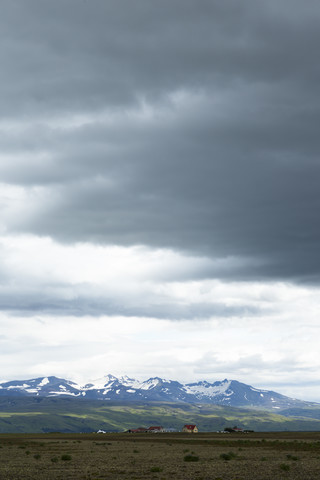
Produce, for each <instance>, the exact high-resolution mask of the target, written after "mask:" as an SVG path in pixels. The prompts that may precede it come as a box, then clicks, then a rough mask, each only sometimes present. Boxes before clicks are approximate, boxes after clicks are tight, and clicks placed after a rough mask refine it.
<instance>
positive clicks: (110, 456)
mask: <svg viewBox="0 0 320 480" xmlns="http://www.w3.org/2000/svg"><path fill="white" fill-rule="evenodd" d="M188 456H189V457H188ZM190 456H191V460H193V461H190ZM188 460H189V461H188ZM129 478H130V479H159V480H161V479H163V480H164V479H183V480H187V479H195V480H201V479H202V480H250V479H255V480H271V479H272V480H281V479H299V480H316V479H320V432H313V433H263V434H258V433H252V434H229V435H228V434H215V433H212V434H210V433H205V434H201V433H199V434H194V435H190V434H181V433H170V434H58V433H54V434H33V435H31V434H30V435H20V434H11V435H9V434H8V435H6V434H2V435H0V479H1V480H6V479H8V480H9V479H10V480H17V479H25V480H27V479H36V480H50V479H63V480H66V479H77V480H81V479H88V480H89V479H90V480H94V479H95V480H98V479H101V480H102V479H120V480H121V479H129Z"/></svg>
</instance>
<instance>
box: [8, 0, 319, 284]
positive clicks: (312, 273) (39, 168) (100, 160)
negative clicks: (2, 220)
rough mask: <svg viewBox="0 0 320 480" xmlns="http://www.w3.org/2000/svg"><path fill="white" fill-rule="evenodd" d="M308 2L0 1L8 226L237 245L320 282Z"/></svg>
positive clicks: (235, 253)
mask: <svg viewBox="0 0 320 480" xmlns="http://www.w3.org/2000/svg"><path fill="white" fill-rule="evenodd" d="M319 20H320V6H319V3H318V2H316V1H309V2H308V3H304V4H302V3H301V2H298V1H289V0H287V1H284V0H283V1H280V2H279V1H277V2H276V1H269V2H262V1H261V2H260V1H242V2H238V1H225V2H219V1H207V0H200V1H197V2H196V1H182V0H179V1H177V0H176V1H174V0H171V1H170V2H169V1H162V2H152V1H149V0H148V1H147V0H144V1H139V0H138V1H135V2H129V1H117V2H116V1H107V2H105V1H102V0H96V1H95V2H87V1H73V0H69V1H55V2H50V1H40V0H39V1H28V2H23V1H10V2H9V1H7V2H4V4H3V7H2V12H1V24H2V25H1V32H2V33H1V47H0V59H1V64H2V68H1V73H0V81H1V84H0V85H1V86H0V101H1V115H0V140H1V145H2V146H3V147H2V153H1V156H2V157H3V158H2V160H1V166H0V174H1V179H2V181H3V182H7V183H11V184H15V185H21V186H25V187H32V186H37V187H38V186H43V187H45V189H46V191H47V197H46V198H47V200H43V204H42V208H41V209H40V210H37V211H35V212H33V211H31V212H30V215H28V216H27V217H26V218H24V219H23V218H19V221H14V219H13V220H12V221H10V220H8V225H7V228H8V229H9V230H10V229H11V230H12V231H20V232H30V233H35V234H40V235H50V236H52V237H53V238H55V239H58V240H59V241H62V242H76V241H93V242H97V243H103V244H104V243H115V244H122V245H132V244H144V245H149V246H155V247H167V248H173V249H177V250H184V251H185V252H193V254H194V253H196V254H199V255H207V256H208V257H211V258H224V257H233V258H245V259H246V260H247V261H246V264H243V266H242V267H241V268H237V269H235V271H234V272H233V273H231V274H230V271H228V273H224V272H221V271H219V270H216V269H215V268H214V267H212V268H208V269H205V272H204V276H206V277H215V276H224V275H225V276H227V277H230V276H232V277H233V278H237V279H249V278H255V279H262V278H270V279H274V278H275V279H291V280H296V281H301V280H304V281H310V282H317V281H319V278H320V277H319V272H320V256H319V254H318V245H319V241H320V231H319V229H320V227H319V222H318V218H317V217H318V212H319V208H320V190H319V186H318V183H319V178H320V161H319V142H320V141H319V134H318V125H319V121H320V109H319V103H320V100H319V98H320V96H319V80H320V68H319V63H318V61H317V47H318V45H319V43H320V33H319V28H318V25H319Z"/></svg>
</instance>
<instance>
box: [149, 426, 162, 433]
mask: <svg viewBox="0 0 320 480" xmlns="http://www.w3.org/2000/svg"><path fill="white" fill-rule="evenodd" d="M148 432H150V433H161V432H164V428H163V427H161V426H159V427H149V428H148Z"/></svg>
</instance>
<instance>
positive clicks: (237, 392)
mask: <svg viewBox="0 0 320 480" xmlns="http://www.w3.org/2000/svg"><path fill="white" fill-rule="evenodd" d="M3 395H6V396H41V397H63V396H68V397H76V398H85V399H88V400H106V401H112V402H124V401H125V402H129V403H139V402H173V403H186V404H197V403H198V404H199V403H200V404H211V405H223V406H229V407H245V408H260V409H265V410H269V411H274V412H275V413H276V412H277V411H280V410H282V409H288V408H305V407H312V406H319V405H320V404H319V403H316V402H308V401H304V400H297V399H294V398H290V397H287V396H285V395H282V394H280V393H277V392H274V391H272V390H263V389H258V388H255V387H252V386H251V385H247V384H245V383H242V382H239V381H237V380H228V379H224V380H222V381H216V382H213V383H210V382H208V381H206V380H201V381H199V382H192V383H180V382H178V381H176V380H166V379H162V378H160V377H151V378H149V379H147V380H144V381H140V380H136V379H133V378H130V377H128V376H126V375H125V376H121V377H120V378H117V377H115V376H113V375H111V374H108V375H105V376H104V377H102V378H99V379H96V380H93V381H91V382H89V383H86V384H84V385H80V384H78V383H76V382H73V381H71V380H66V379H63V378H59V377H55V376H48V377H38V378H33V379H29V380H12V381H8V382H0V396H3Z"/></svg>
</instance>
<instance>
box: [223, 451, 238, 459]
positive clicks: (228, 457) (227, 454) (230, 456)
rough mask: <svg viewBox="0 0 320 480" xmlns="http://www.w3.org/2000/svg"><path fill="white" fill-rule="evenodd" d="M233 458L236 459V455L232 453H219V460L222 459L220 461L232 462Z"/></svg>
mask: <svg viewBox="0 0 320 480" xmlns="http://www.w3.org/2000/svg"><path fill="white" fill-rule="evenodd" d="M235 457H236V454H235V453H234V452H229V453H221V455H220V458H222V460H226V461H229V460H232V459H233V458H235Z"/></svg>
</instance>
